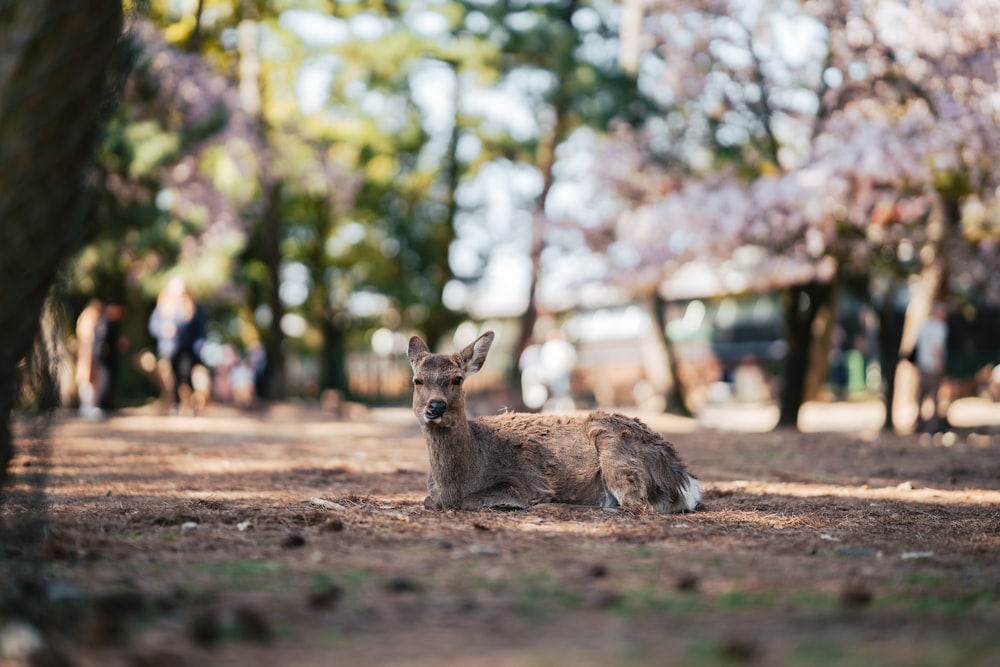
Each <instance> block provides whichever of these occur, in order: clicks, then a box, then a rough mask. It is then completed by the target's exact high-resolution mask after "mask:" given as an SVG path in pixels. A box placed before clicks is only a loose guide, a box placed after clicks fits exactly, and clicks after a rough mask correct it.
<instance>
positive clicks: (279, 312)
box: [261, 182, 285, 399]
mask: <svg viewBox="0 0 1000 667" xmlns="http://www.w3.org/2000/svg"><path fill="white" fill-rule="evenodd" d="M261 224H262V226H263V232H264V233H263V234H262V238H263V241H264V247H263V253H264V263H265V265H266V266H267V274H268V277H269V278H270V280H269V281H268V288H267V305H268V308H270V310H271V324H270V326H269V327H268V332H267V340H266V341H265V344H264V350H265V352H266V354H267V370H266V373H265V378H264V388H265V390H266V392H267V394H266V395H265V396H264V398H269V399H280V398H284V396H285V352H284V349H285V332H284V331H282V330H281V319H282V318H283V317H284V315H285V306H284V304H283V303H282V302H281V183H280V182H274V183H270V184H268V186H267V189H266V191H265V193H264V211H263V214H262V216H261Z"/></svg>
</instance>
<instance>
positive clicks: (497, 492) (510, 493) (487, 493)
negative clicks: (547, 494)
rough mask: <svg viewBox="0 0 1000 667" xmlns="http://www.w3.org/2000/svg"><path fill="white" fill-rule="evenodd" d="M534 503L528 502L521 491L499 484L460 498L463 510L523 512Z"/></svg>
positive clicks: (512, 486)
mask: <svg viewBox="0 0 1000 667" xmlns="http://www.w3.org/2000/svg"><path fill="white" fill-rule="evenodd" d="M533 504H534V503H533V502H531V501H530V500H528V499H527V498H526V497H525V496H524V493H523V490H522V489H519V488H517V487H516V486H515V485H513V484H506V483H499V484H494V485H493V486H490V487H487V488H485V489H482V490H480V491H475V492H473V493H470V494H469V495H467V496H466V497H464V498H462V509H463V510H478V509H499V510H524V509H528V508H529V507H531V506H532V505H533Z"/></svg>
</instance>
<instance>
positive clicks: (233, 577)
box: [198, 559, 287, 588]
mask: <svg viewBox="0 0 1000 667" xmlns="http://www.w3.org/2000/svg"><path fill="white" fill-rule="evenodd" d="M198 569H200V570H201V571H202V572H204V573H206V574H208V575H210V576H212V577H216V578H219V579H222V580H223V583H224V584H225V585H226V586H227V587H230V588H250V587H252V586H257V587H260V586H261V585H262V584H264V583H265V581H266V580H268V579H270V578H272V577H274V575H278V574H286V573H287V570H286V568H285V567H284V566H283V565H282V564H281V563H276V562H274V561H270V560H251V559H244V560H236V561H227V562H221V563H205V564H203V565H200V566H199V567H198Z"/></svg>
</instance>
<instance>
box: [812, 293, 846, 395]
mask: <svg viewBox="0 0 1000 667" xmlns="http://www.w3.org/2000/svg"><path fill="white" fill-rule="evenodd" d="M830 288H831V289H830V296H829V297H828V298H826V299H825V300H824V302H823V303H822V304H819V306H818V307H817V309H816V315H815V318H814V319H813V323H812V325H811V331H812V336H811V338H812V340H811V341H810V345H809V362H808V367H807V369H806V379H805V393H804V394H803V400H804V401H814V400H816V399H817V398H819V396H820V393H821V392H822V390H823V385H824V384H826V376H827V372H828V371H829V369H830V350H831V349H832V347H833V334H834V332H835V331H836V330H837V326H838V325H839V316H838V308H839V305H840V293H841V291H842V286H841V285H840V283H839V282H838V281H837V280H836V279H834V281H833V282H832V283H831V285H830Z"/></svg>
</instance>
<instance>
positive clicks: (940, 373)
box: [914, 303, 948, 431]
mask: <svg viewBox="0 0 1000 667" xmlns="http://www.w3.org/2000/svg"><path fill="white" fill-rule="evenodd" d="M947 343H948V309H947V307H946V306H945V305H944V304H943V303H935V304H934V307H933V308H932V310H931V316H930V318H929V319H928V320H927V321H926V322H925V323H924V325H923V326H922V327H921V328H920V331H919V333H917V342H916V344H915V346H914V363H915V364H916V366H917V372H918V374H919V379H918V381H917V424H916V430H917V431H923V430H925V429H927V430H934V429H936V428H939V427H942V426H944V425H945V424H946V423H947V419H945V418H944V417H943V415H940V414H939V409H940V405H939V401H938V394H939V393H940V390H941V381H942V380H943V379H944V370H945V354H946V349H947ZM927 398H930V399H931V405H932V406H933V412H932V413H931V417H930V419H929V420H924V410H923V407H924V400H925V399H927Z"/></svg>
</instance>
